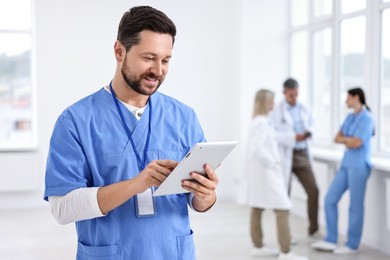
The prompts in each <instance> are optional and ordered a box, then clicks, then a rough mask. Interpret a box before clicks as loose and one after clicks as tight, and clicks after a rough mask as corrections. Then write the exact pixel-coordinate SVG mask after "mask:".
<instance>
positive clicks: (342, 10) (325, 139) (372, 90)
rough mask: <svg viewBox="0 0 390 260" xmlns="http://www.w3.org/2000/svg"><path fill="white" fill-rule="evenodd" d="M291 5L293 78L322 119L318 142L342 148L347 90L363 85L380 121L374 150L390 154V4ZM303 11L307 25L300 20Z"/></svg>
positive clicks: (354, 0) (341, 0) (346, 0)
mask: <svg viewBox="0 0 390 260" xmlns="http://www.w3.org/2000/svg"><path fill="white" fill-rule="evenodd" d="M332 4H333V5H332ZM290 7H291V8H290V10H291V17H292V19H291V24H290V43H291V48H290V65H291V66H290V74H291V75H293V76H295V77H296V78H297V80H298V81H299V82H304V86H303V87H304V88H306V89H300V93H301V91H303V92H305V93H307V94H306V97H305V96H303V97H302V96H300V100H301V101H302V102H307V104H308V105H310V106H311V108H312V112H313V115H314V118H315V119H316V124H317V127H316V131H317V132H316V133H315V135H314V137H315V138H314V140H313V141H314V144H315V145H317V146H325V147H337V146H336V145H335V144H334V143H333V137H334V135H335V134H336V133H337V131H338V130H339V127H340V125H341V123H342V121H343V120H344V119H345V116H346V114H347V112H350V110H348V108H347V106H346V104H345V100H346V97H347V90H348V89H350V88H352V87H356V86H359V87H362V88H363V89H364V90H365V94H366V99H367V103H368V105H369V106H370V108H371V110H372V113H373V117H374V120H375V129H376V135H375V137H374V139H373V146H372V151H373V153H374V154H375V155H379V156H382V155H389V154H390V0H372V1H367V0H333V1H331V0H329V1H326V0H313V1H303V0H301V1H298V0H290ZM297 10H300V12H302V17H307V19H306V22H303V20H302V21H301V22H299V23H298V22H296V20H297V18H296V19H295V20H294V17H299V15H298V14H297V12H298V11H297ZM302 17H301V18H302ZM298 46H301V47H298Z"/></svg>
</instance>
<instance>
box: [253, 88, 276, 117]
mask: <svg viewBox="0 0 390 260" xmlns="http://www.w3.org/2000/svg"><path fill="white" fill-rule="evenodd" d="M274 96H275V94H274V92H272V91H270V90H267V89H260V90H259V91H257V93H256V96H255V105H254V108H253V117H255V116H257V115H267V114H268V113H269V108H270V104H271V102H273V99H274Z"/></svg>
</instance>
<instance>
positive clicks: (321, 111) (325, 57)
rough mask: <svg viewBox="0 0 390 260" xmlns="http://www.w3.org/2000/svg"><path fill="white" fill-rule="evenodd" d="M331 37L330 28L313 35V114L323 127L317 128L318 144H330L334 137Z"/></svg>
mask: <svg viewBox="0 0 390 260" xmlns="http://www.w3.org/2000/svg"><path fill="white" fill-rule="evenodd" d="M331 37H332V36H331V29H330V28H325V29H321V30H317V31H315V32H314V34H313V80H312V89H313V91H312V92H313V93H312V110H313V111H312V113H313V117H314V118H315V119H318V118H321V123H320V124H321V127H316V134H315V135H316V141H317V143H318V144H328V143H330V142H331V139H332V137H333V136H332V135H331V132H330V131H329V129H332V114H331V111H332V107H331V106H332V103H331V99H332V88H331V83H332V82H331V80H332V78H331V58H332V39H331ZM318 124H319V122H316V125H318Z"/></svg>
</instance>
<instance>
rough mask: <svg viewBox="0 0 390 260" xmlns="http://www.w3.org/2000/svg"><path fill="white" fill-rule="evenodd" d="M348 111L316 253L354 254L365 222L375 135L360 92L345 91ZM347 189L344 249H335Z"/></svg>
mask: <svg viewBox="0 0 390 260" xmlns="http://www.w3.org/2000/svg"><path fill="white" fill-rule="evenodd" d="M346 103H347V106H348V108H351V109H353V112H352V113H350V114H349V115H348V116H347V118H346V119H345V120H344V123H343V124H342V126H341V128H340V131H339V132H338V133H337V135H336V138H335V142H336V143H340V144H344V145H345V147H346V150H345V153H344V157H343V159H342V161H341V165H340V169H339V170H338V171H337V173H336V176H335V178H334V179H333V182H332V184H331V185H330V187H329V190H328V192H327V194H326V198H325V215H326V237H325V240H324V241H318V242H316V243H314V244H312V247H313V248H315V249H319V250H326V251H333V253H335V254H350V253H355V252H356V251H357V249H358V247H359V244H360V240H361V236H362V229H363V218H364V195H365V192H366V186H367V180H368V177H369V176H370V171H371V158H370V139H371V137H372V136H373V135H374V121H373V118H372V115H371V112H370V109H369V107H368V106H367V104H366V99H365V95H364V92H363V90H362V89H361V88H354V89H350V90H349V91H348V97H347V101H346ZM348 189H349V193H350V205H349V217H348V234H347V241H346V243H345V245H344V246H341V247H338V246H337V238H338V223H337V221H338V209H337V204H338V202H339V201H340V199H341V197H342V195H343V194H344V192H346V191H347V190H348Z"/></svg>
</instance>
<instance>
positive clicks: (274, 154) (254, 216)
mask: <svg viewBox="0 0 390 260" xmlns="http://www.w3.org/2000/svg"><path fill="white" fill-rule="evenodd" d="M273 106H274V93H273V92H271V91H269V90H259V91H258V92H257V93H256V97H255V103H254V110H253V118H252V121H251V124H250V126H249V131H248V139H247V150H246V171H245V173H244V174H243V180H242V181H241V182H240V183H241V187H240V194H239V201H240V203H242V204H245V205H248V206H250V207H251V215H250V233H251V238H252V242H253V245H254V248H253V250H252V255H253V256H270V255H279V259H302V260H303V259H307V258H306V257H300V256H297V255H295V254H293V253H292V252H291V251H290V247H291V245H290V243H291V236H290V228H289V209H290V208H291V202H290V198H289V196H288V190H287V187H286V185H285V178H284V176H283V168H282V161H281V158H280V154H279V148H278V141H277V137H276V133H275V131H274V127H273V125H272V121H271V119H270V118H269V116H268V115H269V113H270V112H271V111H272V109H273ZM265 209H273V210H274V212H275V216H276V224H277V237H278V242H279V246H280V251H281V252H280V254H279V250H277V249H275V248H270V247H267V246H266V245H264V243H263V231H262V223H261V218H262V214H263V211H264V210H265Z"/></svg>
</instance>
